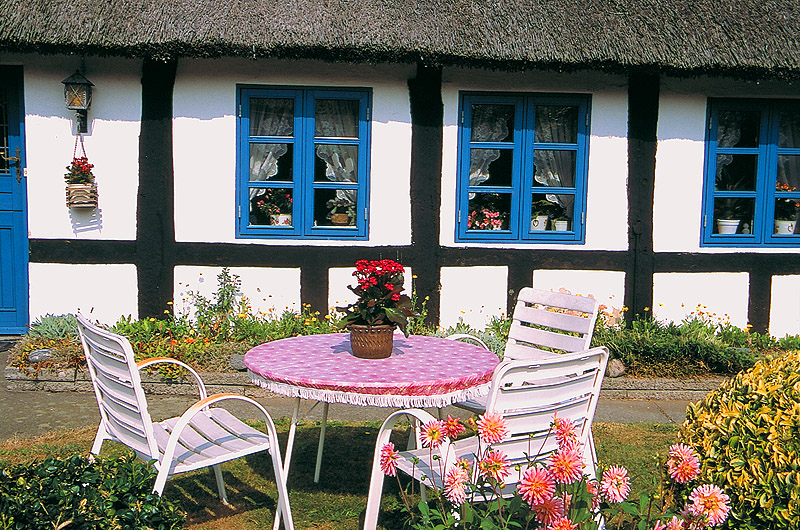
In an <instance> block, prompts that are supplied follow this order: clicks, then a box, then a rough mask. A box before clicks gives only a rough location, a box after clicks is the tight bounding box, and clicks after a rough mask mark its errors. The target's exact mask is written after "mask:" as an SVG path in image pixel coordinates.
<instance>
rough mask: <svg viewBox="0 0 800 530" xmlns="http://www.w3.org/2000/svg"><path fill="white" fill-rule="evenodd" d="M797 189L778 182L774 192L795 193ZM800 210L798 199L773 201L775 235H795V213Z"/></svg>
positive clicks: (785, 198)
mask: <svg viewBox="0 0 800 530" xmlns="http://www.w3.org/2000/svg"><path fill="white" fill-rule="evenodd" d="M796 189H797V188H796V187H794V186H789V185H788V184H781V183H780V182H778V183H777V184H776V185H775V191H777V192H787V191H795V190H796ZM798 209H800V199H796V198H793V197H780V196H779V197H778V198H777V199H776V200H775V232H774V233H775V234H776V235H792V234H794V233H795V225H796V223H797V213H798V211H800V210H798Z"/></svg>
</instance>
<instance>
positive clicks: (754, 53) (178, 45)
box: [0, 0, 800, 77]
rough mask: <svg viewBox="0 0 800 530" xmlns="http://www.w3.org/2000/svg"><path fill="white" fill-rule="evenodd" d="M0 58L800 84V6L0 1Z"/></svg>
mask: <svg viewBox="0 0 800 530" xmlns="http://www.w3.org/2000/svg"><path fill="white" fill-rule="evenodd" d="M0 50H6V51H22V52H37V53H46V54H51V53H65V52H66V53H82V54H87V55H95V54H97V55H120V56H132V57H154V58H165V57H293V58H319V59H325V60H335V61H340V60H343V61H350V62H386V61H390V62H413V61H419V60H422V61H425V62H428V63H431V64H441V65H465V66H483V67H490V68H499V69H518V68H542V67H544V68H556V69H582V68H590V69H602V70H610V71H622V72H625V71H630V70H631V69H653V70H655V69H658V70H660V71H666V72H673V73H679V74H690V75H691V74H700V73H708V74H716V75H734V76H741V77H800V1H798V0H697V1H691V0H0Z"/></svg>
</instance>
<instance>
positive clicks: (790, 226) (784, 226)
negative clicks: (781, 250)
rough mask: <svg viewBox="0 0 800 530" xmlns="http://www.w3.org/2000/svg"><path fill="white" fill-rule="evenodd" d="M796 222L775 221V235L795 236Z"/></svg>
mask: <svg viewBox="0 0 800 530" xmlns="http://www.w3.org/2000/svg"><path fill="white" fill-rule="evenodd" d="M794 225H795V222H794V221H786V220H783V219H776V220H775V234H776V235H780V236H785V235H791V234H794Z"/></svg>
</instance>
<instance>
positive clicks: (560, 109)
mask: <svg viewBox="0 0 800 530" xmlns="http://www.w3.org/2000/svg"><path fill="white" fill-rule="evenodd" d="M535 122H536V125H535V129H534V131H535V132H534V135H535V138H534V140H535V141H536V142H545V143H562V144H572V143H575V142H576V141H577V137H578V130H577V125H578V123H577V119H576V116H575V107H564V106H555V105H538V106H537V107H536V120H535ZM575 153H576V152H575V151H572V150H554V149H537V150H536V152H535V153H534V164H535V166H536V170H535V175H534V179H535V180H536V182H538V183H539V184H542V185H544V186H550V187H566V188H573V187H575V156H576V155H575ZM545 197H546V198H547V200H548V201H550V202H552V203H555V204H558V205H559V206H561V207H562V208H564V211H566V212H568V213H570V214H571V212H572V205H573V203H574V202H575V196H574V195H554V194H552V193H548V194H546V195H545Z"/></svg>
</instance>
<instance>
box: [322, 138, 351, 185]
mask: <svg viewBox="0 0 800 530" xmlns="http://www.w3.org/2000/svg"><path fill="white" fill-rule="evenodd" d="M314 152H315V153H316V155H317V156H315V157H314V182H357V181H358V146H357V145H317V147H316V149H315V150H314Z"/></svg>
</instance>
